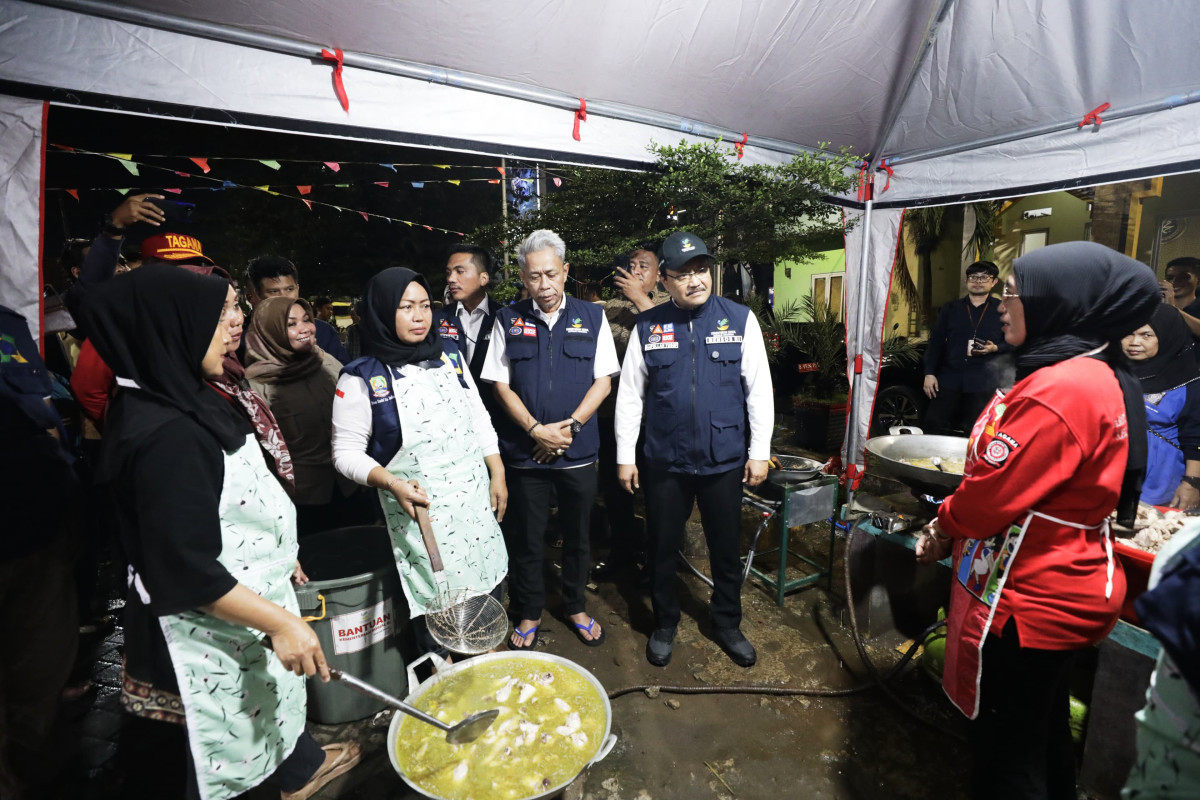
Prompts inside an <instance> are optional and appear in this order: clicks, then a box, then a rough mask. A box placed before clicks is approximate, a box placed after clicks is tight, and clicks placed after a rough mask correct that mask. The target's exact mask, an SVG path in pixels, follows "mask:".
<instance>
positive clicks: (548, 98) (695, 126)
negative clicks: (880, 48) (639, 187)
mask: <svg viewBox="0 0 1200 800" xmlns="http://www.w3.org/2000/svg"><path fill="white" fill-rule="evenodd" d="M36 2H38V4H39V5H44V6H50V7H53V8H62V9H65V10H67V11H74V12H76V13H78V14H86V15H88V16H93V17H103V18H105V19H112V20H117V21H118V22H128V23H131V24H134V25H144V26H146V27H149V28H158V29H160V30H165V31H171V32H174V33H181V34H185V35H187V36H197V37H201V38H204V39H212V40H214V41H218V42H226V43H228V44H237V45H242V46H245V47H253V48H256V49H259V50H269V51H271V52H275V53H283V54H284V55H290V56H297V57H299V58H303V59H306V60H308V61H311V60H312V59H314V58H318V57H319V55H320V52H321V45H319V44H317V45H314V44H311V43H307V42H300V41H296V40H294V39H287V38H284V37H282V36H272V35H270V34H265V33H257V32H255V31H247V30H242V29H240V28H234V27H231V26H227V25H217V24H215V23H211V22H202V21H200V20H193V19H184V18H180V17H173V16H171V15H170V14H166V13H162V12H158V11H149V10H146V9H141V8H131V7H129V6H118V5H115V4H111V3H109V2H104V1H103V0H36ZM343 63H344V64H345V65H346V66H347V67H356V68H358V69H366V70H371V71H373V72H382V73H385V74H388V75H397V76H400V77H403V78H414V79H416V80H419V81H422V82H425V83H439V84H443V85H446V86H454V87H457V88H459V89H470V90H472V91H477V92H485V93H487V94H494V95H499V96H501V97H509V98H513V99H516V100H524V101H527V102H530V103H538V104H540V105H545V106H552V107H554V108H561V109H564V110H566V111H576V110H578V108H579V97H578V96H576V95H572V94H567V93H565V92H556V91H553V90H550V89H543V88H541V87H538V86H531V85H528V84H524V83H518V82H517V81H509V80H503V79H501V78H491V77H488V76H486V75H480V74H478V73H474V72H462V71H459V70H451V69H445V68H443V67H434V66H430V65H428V64H421V63H418V62H415V61H404V60H401V59H396V58H384V57H382V56H372V55H366V54H363V53H351V52H345V53H343ZM587 111H588V114H594V115H596V116H600V117H608V118H610V119H617V120H621V121H623V122H635V123H639V124H642V125H650V126H652V127H655V128H665V129H666V130H670V131H678V132H681V133H686V134H691V135H693V136H697V137H700V138H702V139H724V140H725V141H728V142H740V141H741V140H742V134H743V132H742V131H735V130H732V129H730V128H721V127H719V126H716V125H709V124H708V123H705V122H700V121H698V120H693V119H688V118H687V117H680V116H677V115H675V114H664V113H662V112H659V111H652V110H650V109H646V108H639V107H637V106H631V105H626V104H625V103H613V102H609V101H606V100H590V99H589V100H588V104H587ZM747 144H748V145H749V146H750V147H755V148H758V149H759V150H768V151H771V152H776V153H785V154H787V155H791V156H794V155H796V154H797V153H799V152H802V151H803V152H808V153H812V154H813V155H816V156H820V157H832V156H831V154H830V153H828V152H827V151H825V150H821V149H819V148H815V147H806V146H804V145H801V144H797V143H795V142H785V141H782V140H780V139H771V138H766V137H760V136H751V137H750V138H749V140H748V142H747Z"/></svg>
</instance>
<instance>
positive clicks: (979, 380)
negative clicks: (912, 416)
mask: <svg viewBox="0 0 1200 800" xmlns="http://www.w3.org/2000/svg"><path fill="white" fill-rule="evenodd" d="M999 275H1000V271H999V269H997V268H996V265H995V264H993V263H992V262H990V261H976V262H975V263H974V264H972V265H971V266H969V267H967V296H966V297H963V298H960V299H958V300H955V301H953V302H951V303H947V304H946V305H944V306H942V310H941V312H940V313H939V314H938V318H937V322H936V323H934V326H933V333H931V334H930V336H929V345H928V346H927V347H926V348H925V395H926V396H927V397H928V398H929V401H930V402H929V408H928V409H926V411H925V424H924V429H925V432H926V433H930V434H949V433H957V432H963V433H970V431H971V426H972V425H974V424H975V420H976V419H977V418H978V417H979V414H980V413H981V412H982V411H983V408H984V406H986V405H987V403H988V400H990V399H991V397H992V394H993V393H995V391H996V388H997V387H998V385H999V375H998V366H999V365H998V364H997V363H996V358H995V356H996V354H997V353H1004V352H1008V351H1010V350H1012V347H1011V346H1009V345H1008V344H1006V343H1005V341H1004V333H1003V331H1002V330H1001V329H1000V312H999V310H998V309H999V306H1000V301H999V300H997V299H996V298H994V297H992V296H991V291H992V287H994V286H995V285H996V280H997V278H998V277H999Z"/></svg>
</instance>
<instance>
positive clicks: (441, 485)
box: [379, 357, 508, 617]
mask: <svg viewBox="0 0 1200 800" xmlns="http://www.w3.org/2000/svg"><path fill="white" fill-rule="evenodd" d="M393 372H395V371H393ZM392 384H393V386H394V387H395V397H396V401H395V402H396V408H397V410H398V411H399V414H400V430H401V432H402V435H403V437H404V445H403V446H402V447H401V448H400V452H398V453H396V455H395V456H394V457H393V458H392V460H391V462H390V463H389V464H388V465H387V469H388V472H390V473H392V474H393V475H396V476H398V477H400V478H403V479H404V480H412V479H415V480H416V481H417V482H418V483H420V484H421V487H422V488H424V489H425V491H426V493H427V494H428V495H429V518H430V521H431V522H432V524H433V534H434V536H435V537H436V538H437V543H438V548H439V549H440V550H441V554H442V562H443V564H444V565H445V568H446V570H445V572H444V573H443V576H444V580H445V584H446V586H447V588H449V589H451V590H456V589H465V590H468V591H471V592H479V593H484V592H489V591H491V590H492V588H493V587H495V586H496V585H497V584H499V583H500V581H501V580H503V579H504V576H505V574H506V573H507V572H508V554H507V552H506V550H505V549H504V537H503V535H502V534H501V533H500V526H499V525H498V524H497V523H496V517H495V515H493V514H492V505H491V493H490V491H489V490H490V486H491V478H490V476H489V474H488V470H487V466H486V465H485V464H484V461H483V453H482V451H481V450H480V448H479V441H478V439H477V438H476V436H475V429H474V427H473V426H472V425H471V412H470V408H469V407H468V406H467V394H466V390H465V389H463V387H462V385H461V384H460V383H459V382H458V375H457V374H456V373H455V370H454V368H453V367H452V366H451V365H450V364H449V362H448V361H447V360H446V359H445V358H444V357H443V359H442V366H441V367H438V368H436V369H425V368H422V367H417V366H409V367H405V368H404V369H403V371H402V372H401V373H400V374H399V375H395V374H393V381H392ZM379 500H380V503H381V504H382V505H383V511H384V516H385V517H386V519H387V527H388V533H389V534H391V537H392V551H393V553H394V555H395V556H396V567H397V569H398V570H399V572H400V579H401V580H400V582H401V584H402V585H403V586H404V595H405V597H407V598H408V607H409V609H410V610H411V614H412V616H414V617H417V616H420V615H422V614H424V613H425V609H426V608H427V607H428V606H429V604H430V602H431V601H432V600H433V598H434V597H435V596H436V595H437V593H438V590H439V586H438V584H437V583H436V582H435V580H434V576H433V567H432V566H431V565H430V563H429V555H428V553H427V552H426V550H425V544H424V542H423V541H422V539H421V531H420V528H419V527H418V526H417V522H416V520H414V519H413V518H412V517H410V516H408V514H406V513H404V509H402V508H401V507H400V503H398V502H397V501H396V498H395V496H394V495H393V494H392V493H391V492H389V491H387V490H386V489H381V490H380V491H379Z"/></svg>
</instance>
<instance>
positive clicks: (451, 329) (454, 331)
mask: <svg viewBox="0 0 1200 800" xmlns="http://www.w3.org/2000/svg"><path fill="white" fill-rule="evenodd" d="M438 333H439V334H441V335H442V336H445V337H448V338H450V339H455V340H457V339H458V328H457V327H455V326H454V325H452V324H450V320H448V319H444V320H442V324H441V325H440V326H439V327H438Z"/></svg>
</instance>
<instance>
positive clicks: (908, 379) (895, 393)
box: [870, 342, 929, 436]
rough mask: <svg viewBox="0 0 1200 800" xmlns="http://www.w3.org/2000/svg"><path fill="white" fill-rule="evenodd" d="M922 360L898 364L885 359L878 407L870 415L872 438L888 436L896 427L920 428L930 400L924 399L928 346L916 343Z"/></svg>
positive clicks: (880, 379) (876, 403)
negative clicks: (926, 347)
mask: <svg viewBox="0 0 1200 800" xmlns="http://www.w3.org/2000/svg"><path fill="white" fill-rule="evenodd" d="M915 344H916V347H917V348H918V349H919V350H920V351H921V356H922V358H921V359H918V360H917V362H916V363H915V364H904V365H900V364H896V363H894V361H893V360H892V359H890V358H889V357H888V356H884V357H883V364H882V365H881V367H880V369H879V388H878V390H877V391H876V393H875V408H874V410H873V412H872V415H871V433H870V435H871V436H886V435H887V433H888V429H889V428H892V427H893V426H896V425H912V426H915V427H918V428H919V427H921V421H922V420H923V419H924V417H925V408H926V406H928V405H929V398H927V397H926V396H925V389H924V383H925V365H924V363H923V358H924V355H925V343H924V342H917V343H915Z"/></svg>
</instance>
